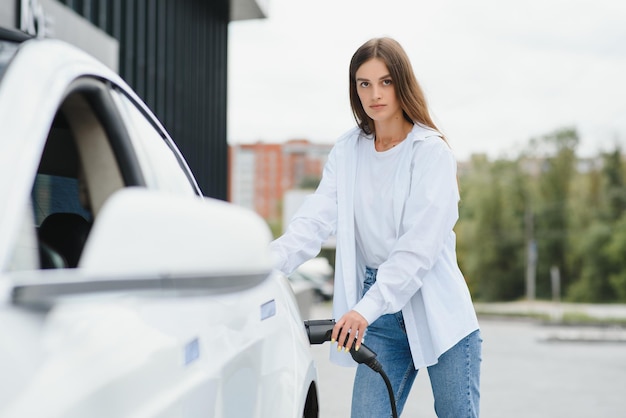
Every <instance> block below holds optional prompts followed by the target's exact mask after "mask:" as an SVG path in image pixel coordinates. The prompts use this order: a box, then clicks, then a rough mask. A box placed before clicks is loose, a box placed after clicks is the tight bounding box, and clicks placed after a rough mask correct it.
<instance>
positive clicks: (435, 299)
mask: <svg viewBox="0 0 626 418" xmlns="http://www.w3.org/2000/svg"><path fill="white" fill-rule="evenodd" d="M359 140H368V138H366V137H365V135H364V134H363V132H362V131H361V130H360V129H359V128H354V129H352V130H351V131H349V132H348V133H346V134H345V135H343V136H342V137H341V138H339V140H338V141H337V143H336V144H335V146H334V147H333V150H332V151H331V153H330V155H329V159H328V162H327V163H326V166H325V167H324V173H323V176H322V180H321V182H320V185H319V187H318V188H317V190H316V191H315V193H314V194H313V195H311V196H309V197H308V198H307V199H306V200H305V202H304V203H303V204H302V206H301V207H300V209H299V210H298V211H297V212H296V214H295V215H294V217H293V219H292V220H291V222H290V224H289V226H288V228H287V231H286V232H285V234H284V235H283V236H281V237H279V238H278V239H276V240H275V241H274V242H272V244H271V250H272V252H273V254H274V255H275V256H276V260H277V261H276V266H277V268H278V269H279V270H281V271H282V272H284V273H286V274H290V273H291V272H293V271H294V270H295V269H296V268H297V267H298V266H299V265H300V264H302V263H303V262H304V261H306V260H308V259H310V258H312V257H315V256H316V255H317V254H318V253H319V251H320V248H321V245H322V243H323V242H324V241H325V240H326V239H327V238H328V237H329V236H330V235H332V234H336V236H337V254H336V259H335V294H334V298H333V316H334V318H336V319H339V318H340V317H341V316H343V315H344V314H345V313H346V312H348V311H349V310H351V309H353V310H355V311H357V312H359V313H360V314H361V315H363V317H364V318H365V319H366V320H367V321H368V323H370V324H371V323H372V322H374V321H375V320H376V319H377V318H379V317H380V316H381V315H384V314H388V313H394V312H398V311H400V310H402V314H403V316H404V322H405V327H406V332H407V337H408V340H409V345H410V348H411V354H412V356H413V364H414V366H415V368H416V369H419V368H421V367H424V366H429V365H432V364H435V363H437V359H438V357H439V356H440V355H441V354H443V353H444V352H446V351H447V350H448V349H450V348H451V347H452V346H454V345H455V344H456V343H457V342H459V341H460V340H461V339H462V338H463V337H465V336H467V335H469V334H470V333H471V332H473V331H475V330H476V329H478V327H479V326H478V320H477V318H476V313H475V311H474V307H473V304H472V300H471V297H470V293H469V290H468V287H467V284H466V282H465V279H464V277H463V275H462V273H461V271H460V269H459V267H458V265H457V260H456V239H455V234H454V231H453V227H454V225H455V223H456V221H457V219H458V201H459V192H458V183H457V178H456V160H455V159H454V156H453V154H452V152H451V150H450V148H449V147H448V145H447V144H446V142H444V141H443V140H442V139H441V137H440V134H439V133H438V132H436V131H433V130H431V129H428V128H425V127H422V126H419V125H414V127H413V129H412V131H411V132H410V133H409V135H408V137H407V139H406V141H410V142H411V145H412V146H411V152H407V153H405V154H404V158H402V160H401V162H400V164H398V165H397V167H396V172H395V182H394V185H393V201H392V202H390V204H391V205H392V211H391V215H390V216H392V217H393V222H394V225H395V226H396V228H397V236H398V240H397V242H396V243H395V245H394V246H393V249H392V251H391V253H390V255H389V257H388V259H387V260H386V261H385V262H383V263H382V264H380V265H379V266H378V273H377V276H376V283H375V284H374V285H373V286H372V287H371V288H370V290H369V291H368V292H367V293H366V294H365V296H364V297H362V298H361V293H362V289H361V283H360V280H358V279H357V277H359V276H361V275H362V274H363V273H362V272H363V271H364V269H365V263H364V261H363V260H362V259H360V257H359V256H358V255H357V254H358V252H357V251H356V239H355V228H354V193H355V188H354V186H355V177H356V167H357V156H358V152H357V144H358V141H359ZM357 272H358V273H359V274H357ZM366 339H367V337H366ZM331 359H332V360H333V361H335V362H337V363H339V364H342V365H353V364H354V362H353V360H352V358H351V357H350V355H349V354H348V353H345V352H341V353H338V352H336V350H331Z"/></svg>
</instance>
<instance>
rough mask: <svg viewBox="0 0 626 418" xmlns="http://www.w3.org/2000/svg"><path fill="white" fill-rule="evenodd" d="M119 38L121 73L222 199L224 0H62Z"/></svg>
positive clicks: (207, 188)
mask: <svg viewBox="0 0 626 418" xmlns="http://www.w3.org/2000/svg"><path fill="white" fill-rule="evenodd" d="M60 3H62V4H65V5H66V6H67V7H69V8H71V9H73V10H74V11H75V12H76V13H78V14H80V15H81V16H83V17H84V18H85V19H87V20H88V21H90V22H91V23H92V24H94V25H95V26H97V27H99V28H100V29H102V30H103V31H105V32H106V33H108V34H109V35H111V36H112V37H113V38H115V39H117V40H118V41H119V74H120V75H121V76H122V78H124V80H126V82H127V83H128V84H129V85H130V86H131V87H133V89H135V91H136V92H137V94H139V96H140V97H141V98H142V99H143V100H144V101H145V102H146V104H147V105H148V106H149V107H150V108H151V109H152V111H153V112H154V113H155V114H156V115H157V117H158V118H159V119H160V120H161V122H162V123H163V124H164V125H165V127H166V129H167V130H168V131H169V132H170V134H171V135H172V137H173V139H174V141H175V142H176V144H177V145H178V147H179V148H180V150H181V152H182V153H183V155H184V156H185V159H186V160H187V162H188V163H189V166H190V167H191V169H192V170H193V172H194V173H195V175H196V177H197V179H198V183H199V184H200V187H201V189H202V191H203V193H204V194H205V195H207V196H211V197H216V198H218V199H224V200H225V199H226V196H227V153H228V146H227V142H226V99H227V91H226V86H227V46H228V22H229V21H230V2H229V0H208V1H207V0H176V1H173V0H60Z"/></svg>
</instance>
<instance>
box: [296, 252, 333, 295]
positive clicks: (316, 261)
mask: <svg viewBox="0 0 626 418" xmlns="http://www.w3.org/2000/svg"><path fill="white" fill-rule="evenodd" d="M333 273H334V269H333V267H332V266H331V265H330V263H329V262H328V259H327V258H324V257H316V258H313V259H311V260H309V261H307V262H305V263H304V264H302V265H301V266H300V267H298V269H297V270H296V271H294V272H293V273H291V274H290V275H289V280H290V281H291V282H292V283H305V284H307V285H308V286H309V287H310V288H311V289H313V291H314V293H315V296H316V298H317V299H318V300H319V301H329V300H331V299H332V298H333V294H334V292H335V287H334V282H333Z"/></svg>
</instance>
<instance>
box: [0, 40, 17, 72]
mask: <svg viewBox="0 0 626 418" xmlns="http://www.w3.org/2000/svg"><path fill="white" fill-rule="evenodd" d="M18 47H19V44H18V43H16V42H10V41H3V40H0V78H2V75H3V74H4V70H5V69H6V68H7V66H8V65H9V61H11V58H13V55H15V52H16V51H17V48H18Z"/></svg>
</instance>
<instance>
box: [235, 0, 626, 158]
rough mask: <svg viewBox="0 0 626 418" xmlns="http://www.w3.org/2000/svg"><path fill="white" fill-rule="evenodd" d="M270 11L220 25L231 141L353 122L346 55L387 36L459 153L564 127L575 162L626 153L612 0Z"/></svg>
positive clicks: (508, 149)
mask: <svg viewBox="0 0 626 418" xmlns="http://www.w3.org/2000/svg"><path fill="white" fill-rule="evenodd" d="M268 14H269V16H268V18H267V19H259V20H249V21H239V22H232V23H230V27H229V63H228V66H229V73H228V91H229V94H228V141H229V143H231V144H237V143H251V142H256V141H263V142H284V141H287V140H289V139H294V138H304V139H309V140H311V141H313V142H324V143H333V142H334V141H335V140H336V138H337V137H338V136H340V135H341V134H342V133H343V132H345V131H346V130H348V129H350V128H351V127H352V126H354V124H355V122H354V118H353V116H352V114H351V111H350V106H349V101H348V85H347V84H348V81H347V80H348V64H349V61H350V58H351V56H352V54H353V53H354V51H355V50H356V49H357V48H358V47H359V46H360V45H361V44H362V43H364V42H365V41H367V40H368V39H370V38H372V37H379V36H391V37H393V38H395V39H397V40H398V41H399V42H400V43H401V44H402V45H403V47H404V48H405V50H406V51H407V53H408V55H409V58H410V59H411V62H412V64H413V67H414V69H415V72H416V75H417V77H418V81H419V82H420V83H421V85H422V88H423V89H424V91H425V93H426V97H427V100H428V101H429V104H430V107H431V112H432V114H433V117H434V118H435V121H436V123H437V124H438V126H439V127H440V129H441V130H442V131H443V132H444V134H446V135H447V137H448V140H449V142H450V144H451V146H452V148H453V149H454V151H455V154H456V155H457V158H459V159H465V158H467V157H469V156H470V155H471V154H472V153H487V154H489V155H491V156H494V157H499V156H506V155H514V156H515V155H517V154H518V152H519V150H520V149H522V148H523V147H524V146H525V145H526V144H527V142H528V140H529V139H530V138H531V137H536V136H540V135H543V134H546V133H549V132H552V131H554V130H556V129H558V128H561V127H567V126H574V127H576V128H577V129H578V130H579V133H580V136H581V144H580V146H579V155H595V154H597V152H599V151H602V150H609V149H613V147H614V144H615V142H616V141H619V142H620V144H622V147H623V149H624V151H626V2H624V1H619V0H524V1H520V0H472V1H458V0H434V1H430V2H425V1H420V0H386V1H381V0H306V1H305V0H269V10H268Z"/></svg>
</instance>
